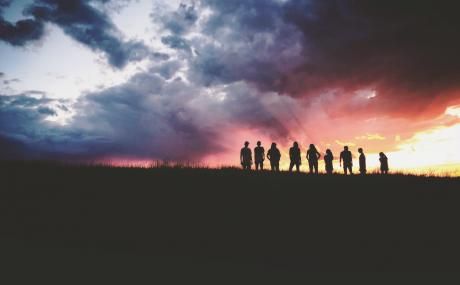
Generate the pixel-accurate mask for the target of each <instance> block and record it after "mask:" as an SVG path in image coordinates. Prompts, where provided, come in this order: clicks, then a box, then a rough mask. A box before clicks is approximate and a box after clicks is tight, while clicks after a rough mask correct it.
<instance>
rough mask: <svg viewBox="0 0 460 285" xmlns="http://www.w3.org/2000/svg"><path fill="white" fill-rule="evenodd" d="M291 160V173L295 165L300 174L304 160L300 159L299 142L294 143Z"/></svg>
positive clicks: (290, 155)
mask: <svg viewBox="0 0 460 285" xmlns="http://www.w3.org/2000/svg"><path fill="white" fill-rule="evenodd" d="M289 158H290V159H291V163H290V164H289V172H291V171H292V168H293V167H294V165H295V167H296V170H297V172H299V171H300V165H301V164H302V159H301V158H300V148H299V144H298V143H297V142H294V144H293V145H292V147H291V148H290V149H289Z"/></svg>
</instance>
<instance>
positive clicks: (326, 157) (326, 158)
mask: <svg viewBox="0 0 460 285" xmlns="http://www.w3.org/2000/svg"><path fill="white" fill-rule="evenodd" d="M333 160H334V156H333V155H332V151H331V150H330V149H326V154H325V155H324V164H325V165H326V173H327V174H332V171H334V167H333V166H332V161H333Z"/></svg>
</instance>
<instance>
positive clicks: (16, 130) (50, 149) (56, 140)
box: [0, 93, 110, 159]
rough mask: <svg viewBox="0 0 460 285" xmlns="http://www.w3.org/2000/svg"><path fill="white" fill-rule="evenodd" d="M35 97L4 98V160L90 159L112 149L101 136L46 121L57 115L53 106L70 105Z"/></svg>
mask: <svg viewBox="0 0 460 285" xmlns="http://www.w3.org/2000/svg"><path fill="white" fill-rule="evenodd" d="M32 96H33V95H31V94H28V93H24V94H17V95H12V96H4V95H0V159H69V158H74V159H85V158H86V159H90V158H92V157H91V156H90V155H91V154H92V153H94V152H98V151H101V152H102V150H103V149H109V148H108V147H109V146H110V145H108V144H107V141H106V140H105V139H104V138H101V137H100V136H97V135H95V134H91V133H86V132H83V131H82V130H80V129H78V128H74V127H73V126H72V127H70V126H58V125H56V124H52V123H50V122H49V121H47V120H46V118H48V117H50V116H55V115H56V110H55V109H54V107H52V104H53V103H54V104H58V105H60V107H58V108H59V109H61V110H63V108H62V105H63V104H65V103H67V102H63V101H62V100H54V99H49V98H34V97H32Z"/></svg>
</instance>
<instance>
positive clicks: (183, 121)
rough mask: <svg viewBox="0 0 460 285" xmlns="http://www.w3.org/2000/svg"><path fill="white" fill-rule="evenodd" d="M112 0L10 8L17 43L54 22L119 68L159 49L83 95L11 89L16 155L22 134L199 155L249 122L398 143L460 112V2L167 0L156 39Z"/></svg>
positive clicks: (218, 149)
mask: <svg viewBox="0 0 460 285" xmlns="http://www.w3.org/2000/svg"><path fill="white" fill-rule="evenodd" d="M0 1H1V2H0V3H1V4H0V8H1V7H7V6H8V4H9V1H5V0H3V1H2V0H0ZM111 2H113V1H108V0H105V1H96V0H93V1H91V0H78V1H77V0H72V1H60V0H35V1H33V3H32V4H30V5H28V6H26V7H24V11H23V13H24V15H25V16H26V17H30V19H29V18H28V19H26V20H21V21H29V22H27V23H28V24H27V25H30V27H29V28H24V27H23V26H24V25H25V24H24V23H22V24H21V23H20V22H21V21H18V22H16V23H14V24H13V23H9V22H6V21H4V20H3V18H0V20H1V21H2V22H1V26H0V27H1V28H0V39H1V40H3V41H6V42H8V43H10V44H12V45H20V46H22V45H24V44H26V43H27V42H29V41H31V40H36V39H38V38H41V37H42V36H43V34H44V32H43V30H44V25H45V24H48V23H49V24H54V25H57V26H58V27H60V28H61V29H62V30H63V31H64V33H65V34H66V35H67V36H69V37H70V38H72V39H73V40H75V41H77V42H79V43H81V44H83V46H85V47H87V48H90V49H91V50H93V51H95V52H98V53H102V54H104V55H106V56H107V59H108V62H109V63H110V64H111V65H112V66H114V67H116V68H119V69H123V68H125V67H126V66H127V65H129V64H131V63H134V62H136V61H139V60H141V59H148V60H149V65H148V67H147V68H140V69H139V70H138V72H137V73H136V74H135V75H133V76H131V77H130V78H127V80H126V81H125V82H123V83H119V84H115V85H112V86H110V87H107V88H105V89H101V90H97V91H88V92H85V93H84V94H81V96H80V97H79V98H78V99H77V100H75V101H72V102H71V101H62V102H57V101H55V99H53V100H51V99H47V98H48V97H47V95H46V94H42V95H40V96H38V95H37V94H29V93H27V92H23V93H21V94H16V95H14V96H11V95H10V96H2V97H0V99H1V102H0V119H1V120H0V135H1V137H2V141H5V142H8V145H9V146H10V147H9V148H8V149H9V153H18V152H11V145H13V146H14V145H17V146H18V148H19V147H20V149H27V153H29V152H35V153H41V154H42V155H43V154H45V156H52V157H62V158H66V157H72V158H100V157H131V158H139V159H141V158H155V159H172V160H194V161H195V160H198V161H199V160H201V159H202V158H203V157H207V156H213V155H218V154H228V153H231V152H232V151H233V150H232V148H234V149H237V148H238V146H230V145H229V141H231V142H232V143H233V142H234V141H233V140H235V139H241V140H243V139H244V136H245V135H246V134H248V133H255V134H257V135H258V136H259V137H262V138H264V139H267V140H276V141H279V142H281V143H282V144H287V143H289V142H290V141H291V140H293V139H300V140H308V141H310V142H315V143H317V144H319V145H321V146H322V147H327V146H330V144H334V143H335V142H337V141H338V142H341V143H335V144H336V145H337V146H340V145H341V144H343V143H342V142H347V143H348V142H349V140H353V139H354V140H355V143H361V142H363V141H366V142H373V143H374V145H375V146H376V147H377V146H378V147H379V148H380V147H384V144H386V146H387V148H388V149H389V150H391V149H392V148H396V145H397V143H398V142H399V141H400V140H401V137H403V139H404V137H406V138H408V137H410V136H411V135H413V134H414V133H415V132H417V131H420V130H422V129H423V128H429V127H432V126H433V123H430V122H431V121H433V120H437V121H436V122H440V121H439V120H442V122H443V123H445V124H455V123H457V122H458V118H454V117H452V116H450V117H448V118H447V119H446V118H441V119H439V118H440V117H442V115H443V112H444V111H445V109H446V107H448V106H451V105H454V104H458V102H459V101H460V93H459V92H460V85H459V82H460V72H459V70H460V59H459V57H458V56H457V53H458V50H460V38H459V37H458V36H457V31H458V30H459V28H460V18H459V17H458V16H457V11H458V8H460V7H459V4H456V2H451V1H447V2H443V3H436V4H435V3H433V1H415V0H414V1H411V0H409V1H403V2H401V1H378V2H372V3H371V2H369V1H365V0H362V1H360V0H343V1H335V0H267V1H257V0H235V1H218V0H201V1H184V2H182V3H179V4H177V6H173V8H171V5H166V4H165V3H167V2H162V1H155V3H157V2H158V3H157V4H158V5H154V9H153V10H152V11H151V13H150V19H151V23H150V24H151V28H152V29H155V31H156V32H155V33H156V35H155V38H152V39H148V40H147V41H145V40H144V41H142V40H139V39H130V38H129V37H128V36H127V35H123V34H122V33H121V32H120V29H119V27H117V26H116V25H115V23H114V21H113V20H112V18H111V14H110V13H107V9H101V7H104V5H107V4H109V3H111ZM115 2H116V1H115ZM123 4H124V5H121V6H119V9H121V10H123V9H124V7H125V6H129V5H134V4H135V3H132V2H130V1H123ZM101 5H102V6H101ZM115 6H116V5H115ZM117 7H118V6H117ZM0 12H1V10H0ZM133 21H135V19H133ZM4 27H8V28H4ZM21 27H22V28H21ZM146 28H147V27H146ZM33 31H35V32H33ZM45 40H46V38H45ZM149 41H152V42H155V41H156V42H155V44H153V45H154V46H156V47H157V50H158V52H154V51H153V50H152V47H151V46H150V44H151V43H150V42H149ZM160 50H161V52H159V51H160ZM5 72H6V73H7V72H8V70H5ZM37 96H38V97H37ZM58 106H61V107H58ZM65 113H72V115H71V116H70V115H69V117H70V119H69V120H68V121H66V124H63V125H60V126H56V123H55V120H53V117H57V118H59V117H60V116H62V114H65ZM7 122H9V123H7ZM12 122H14V123H12ZM389 125H391V128H389V127H388V126H389ZM350 126H351V127H350ZM396 136H398V137H399V139H398V140H396V139H391V140H392V141H391V142H389V140H390V138H395V137H396ZM239 143H240V142H239ZM355 143H353V142H350V143H349V144H350V145H353V144H355ZM267 144H268V143H267ZM19 153H21V151H19ZM23 153H25V151H24V152H23ZM1 155H2V156H6V154H5V153H2V154H1ZM10 156H11V155H10Z"/></svg>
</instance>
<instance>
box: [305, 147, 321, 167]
mask: <svg viewBox="0 0 460 285" xmlns="http://www.w3.org/2000/svg"><path fill="white" fill-rule="evenodd" d="M320 157H321V154H319V152H318V151H317V150H316V147H315V145H314V144H310V147H309V148H308V150H307V160H308V167H309V168H310V174H312V173H313V170H314V171H315V174H318V159H319V158H320Z"/></svg>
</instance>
